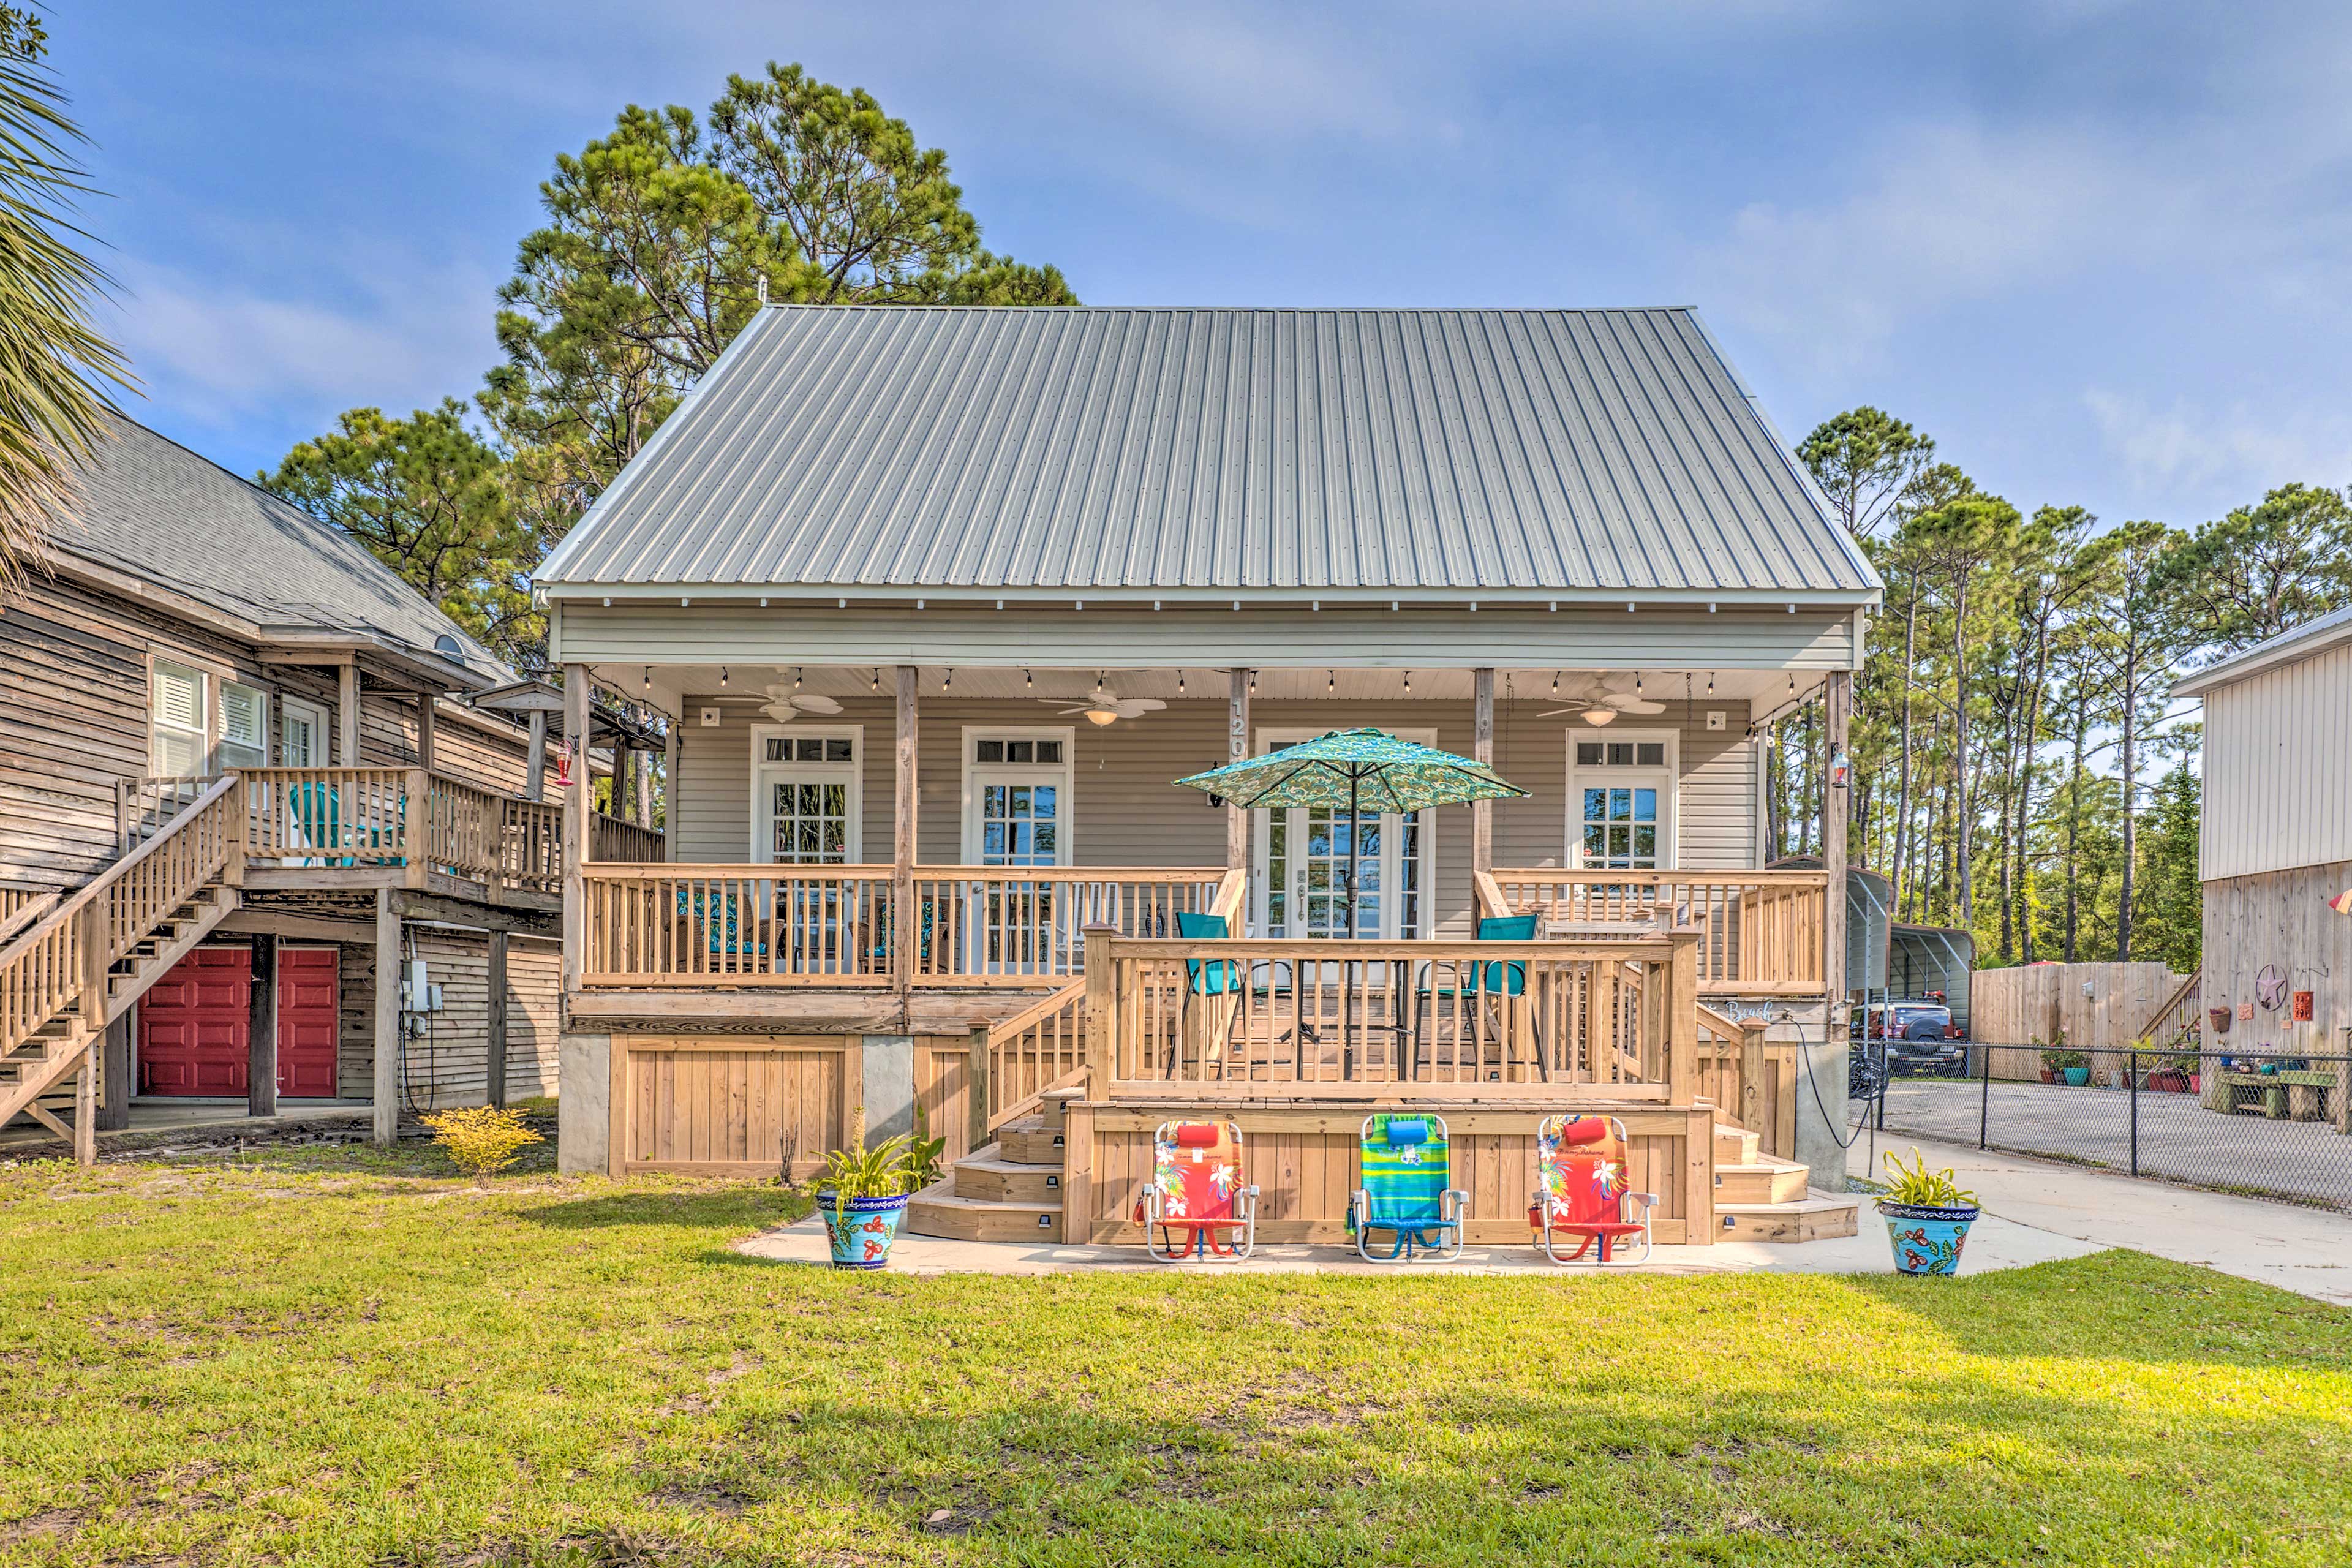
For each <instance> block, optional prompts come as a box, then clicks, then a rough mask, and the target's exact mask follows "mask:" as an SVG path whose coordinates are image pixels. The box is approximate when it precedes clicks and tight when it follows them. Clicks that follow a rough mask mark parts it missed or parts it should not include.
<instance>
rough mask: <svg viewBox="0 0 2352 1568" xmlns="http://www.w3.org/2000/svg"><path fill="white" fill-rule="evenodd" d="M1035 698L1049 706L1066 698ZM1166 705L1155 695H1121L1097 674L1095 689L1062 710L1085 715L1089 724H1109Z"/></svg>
mask: <svg viewBox="0 0 2352 1568" xmlns="http://www.w3.org/2000/svg"><path fill="white" fill-rule="evenodd" d="M1038 700H1039V701H1040V702H1043V703H1045V704H1046V705H1048V706H1051V705H1053V704H1055V703H1057V702H1065V701H1067V700H1068V699H1066V698H1062V697H1041V698H1039V699H1038ZM1167 706H1168V704H1166V703H1165V702H1162V701H1161V700H1160V699H1158V698H1157V697H1121V696H1120V695H1119V694H1118V692H1116V691H1113V690H1112V689H1110V688H1109V687H1108V685H1106V684H1105V683H1104V681H1103V678H1102V677H1101V676H1099V675H1097V676H1096V677H1095V689H1093V690H1092V691H1089V692H1087V695H1086V697H1085V699H1084V700H1082V701H1080V702H1079V704H1078V705H1077V706H1076V707H1075V708H1065V709H1063V710H1062V711H1063V712H1064V713H1083V714H1085V715H1086V716H1087V723H1089V724H1109V723H1115V722H1116V721H1118V720H1121V719H1139V718H1141V717H1142V716H1143V715H1144V714H1146V713H1157V712H1158V711H1160V710H1161V709H1162V708H1165V707H1167Z"/></svg>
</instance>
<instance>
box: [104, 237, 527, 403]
mask: <svg viewBox="0 0 2352 1568" xmlns="http://www.w3.org/2000/svg"><path fill="white" fill-rule="evenodd" d="M120 273H121V278H122V288H121V294H120V298H119V300H118V301H117V308H118V310H119V311H120V322H119V325H117V326H116V328H115V331H116V334H117V337H118V340H119V341H120V342H121V345H122V347H123V348H124V350H125V351H126V352H127V353H129V354H130V355H131V368H132V370H133V371H134V372H135V373H136V374H138V375H139V377H140V378H141V380H142V382H143V383H145V384H146V390H147V393H148V395H149V396H151V397H152V398H154V399H156V400H157V401H158V402H159V403H168V404H169V405H171V406H173V408H175V409H176V410H178V411H179V412H180V413H181V414H183V415H184V416H188V417H191V418H195V419H199V420H203V421H205V422H207V423H214V424H223V425H225V424H227V423H229V422H231V421H233V420H235V419H236V418H238V417H240V416H245V415H248V414H251V413H255V412H257V411H264V410H269V411H275V412H279V413H300V414H311V413H317V414H320V415H325V414H331V413H334V412H337V411H340V410H341V409H343V408H348V407H353V406H356V405H365V404H373V405H380V406H382V407H384V408H386V409H388V410H393V411H403V412H404V411H405V410H407V409H409V408H412V407H418V406H425V405H430V404H433V403H436V402H438V401H439V400H440V399H441V398H443V397H445V396H449V395H456V396H460V397H463V396H467V395H470V394H471V392H472V391H473V389H474V388H475V387H476V386H477V385H478V384H479V383H480V380H481V375H482V372H483V371H484V370H485V369H486V368H488V364H489V362H490V358H491V352H492V351H491V344H490V332H489V322H490V315H491V310H492V303H491V295H492V291H493V288H494V280H493V279H489V278H488V277H485V276H483V275H481V274H479V273H478V272H475V271H472V270H469V269H467V268H442V269H439V270H415V271H402V270H393V271H388V272H383V273H372V274H370V275H368V276H364V277H357V278H352V279H347V280H346V287H345V289H343V292H344V293H345V294H346V295H349V296H356V298H352V299H347V300H323V299H319V298H304V297H298V296H293V295H290V294H288V295H271V294H265V293H261V292H258V291H256V290H253V289H247V288H243V287H239V286H236V285H234V284H226V283H222V284H214V283H211V282H207V281H205V280H202V279H196V278H194V277H191V276H190V275H188V274H186V273H184V272H181V271H179V270H178V269H176V268H170V267H166V266H163V265H160V264H157V263H153V262H149V261H144V260H141V259H138V258H133V259H131V260H130V261H129V262H127V263H125V264H124V265H123V266H122V267H121V268H120Z"/></svg>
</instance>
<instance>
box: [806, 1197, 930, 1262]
mask: <svg viewBox="0 0 2352 1568" xmlns="http://www.w3.org/2000/svg"><path fill="white" fill-rule="evenodd" d="M816 1208H817V1213H819V1214H821V1215H824V1235H825V1240H826V1241H827V1242H829V1243H830V1244H831V1245H832V1247H833V1266H834V1267H835V1268H887V1267H888V1266H889V1263H890V1244H891V1242H893V1241H895V1240H897V1239H898V1222H899V1221H900V1220H902V1219H904V1218H905V1217H906V1215H907V1194H899V1195H898V1196H897V1197H895V1198H851V1199H850V1200H849V1201H848V1202H847V1203H839V1202H837V1201H836V1200H835V1194H832V1193H829V1192H824V1193H819V1194H817V1195H816Z"/></svg>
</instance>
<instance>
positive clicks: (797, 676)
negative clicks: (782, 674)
mask: <svg viewBox="0 0 2352 1568" xmlns="http://www.w3.org/2000/svg"><path fill="white" fill-rule="evenodd" d="M802 668H803V667H802V666H800V665H797V664H796V665H794V666H793V690H794V691H798V690H799V689H801V672H802Z"/></svg>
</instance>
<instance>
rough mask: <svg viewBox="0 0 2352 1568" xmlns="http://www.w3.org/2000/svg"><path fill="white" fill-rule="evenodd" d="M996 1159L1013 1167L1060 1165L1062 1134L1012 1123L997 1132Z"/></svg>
mask: <svg viewBox="0 0 2352 1568" xmlns="http://www.w3.org/2000/svg"><path fill="white" fill-rule="evenodd" d="M996 1150H997V1154H996V1157H997V1158H998V1159H1000V1160H1003V1161H1007V1162H1009V1163H1013V1164H1015V1165H1051V1166H1053V1167H1054V1168H1055V1170H1059V1169H1060V1168H1061V1165H1062V1153H1063V1148H1062V1134H1061V1131H1059V1130H1058V1129H1055V1130H1053V1131H1048V1130H1047V1129H1045V1128H1043V1127H1039V1126H1037V1125H1035V1124H1034V1123H1030V1124H1025V1125H1024V1124H1023V1123H1021V1122H1014V1123H1013V1124H1012V1125H1010V1126H1007V1127H1003V1128H1001V1129H999V1130H998V1132H997V1142H996Z"/></svg>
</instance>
